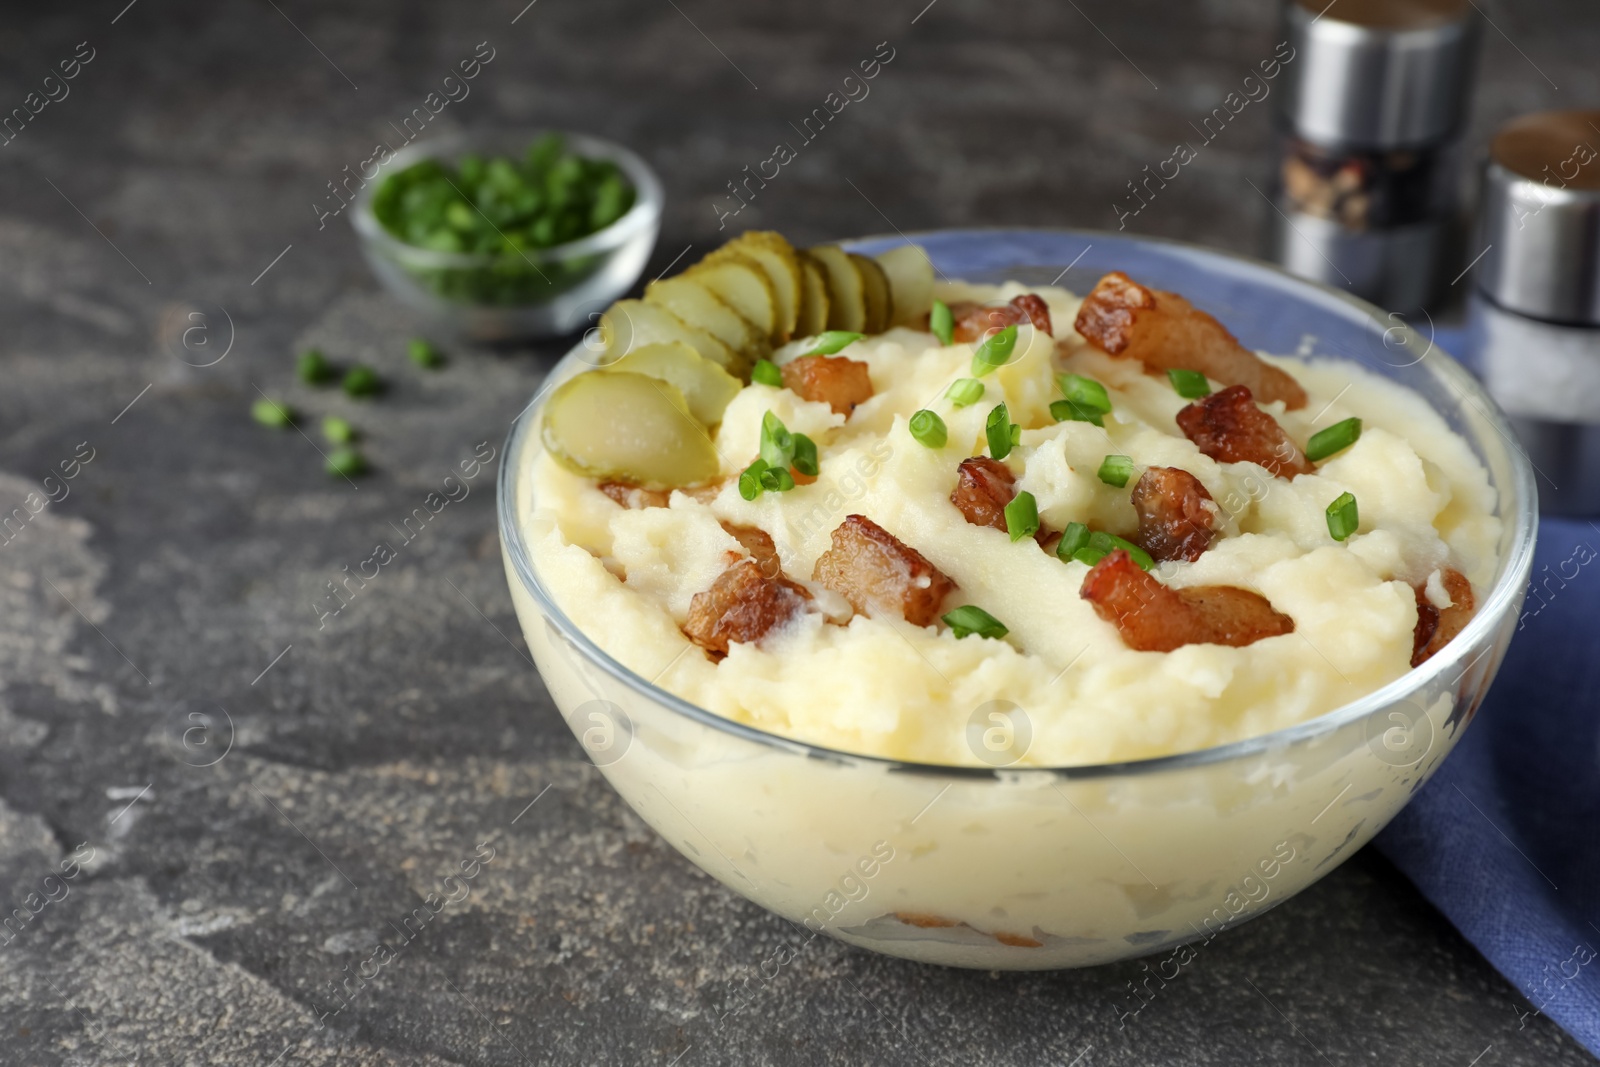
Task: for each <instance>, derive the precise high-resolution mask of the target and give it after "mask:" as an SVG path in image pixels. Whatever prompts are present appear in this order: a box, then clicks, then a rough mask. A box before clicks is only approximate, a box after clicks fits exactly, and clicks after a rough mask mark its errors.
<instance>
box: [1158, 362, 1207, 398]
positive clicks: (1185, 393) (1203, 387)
mask: <svg viewBox="0 0 1600 1067" xmlns="http://www.w3.org/2000/svg"><path fill="white" fill-rule="evenodd" d="M1167 381H1169V382H1171V383H1172V388H1173V390H1174V391H1175V392H1176V393H1177V394H1178V395H1179V396H1181V397H1183V398H1184V399H1185V400H1199V399H1200V398H1201V397H1203V396H1210V395H1211V383H1210V382H1208V381H1206V376H1205V375H1204V374H1201V373H1200V372H1199V371H1197V370H1180V369H1178V368H1177V367H1174V368H1172V369H1171V370H1169V371H1167Z"/></svg>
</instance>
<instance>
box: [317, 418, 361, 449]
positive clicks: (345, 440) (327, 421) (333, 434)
mask: <svg viewBox="0 0 1600 1067" xmlns="http://www.w3.org/2000/svg"><path fill="white" fill-rule="evenodd" d="M322 436H323V437H326V438H327V439H328V441H329V443H330V444H335V445H347V444H349V443H350V442H351V441H354V440H355V439H356V429H355V427H354V426H351V425H350V423H349V422H347V421H345V420H344V419H341V418H340V417H339V416H337V415H329V416H327V417H326V418H324V419H323V420H322Z"/></svg>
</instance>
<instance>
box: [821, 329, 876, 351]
mask: <svg viewBox="0 0 1600 1067" xmlns="http://www.w3.org/2000/svg"><path fill="white" fill-rule="evenodd" d="M865 336H866V334H864V333H852V332H851V331H849V330H829V331H827V332H826V333H822V334H818V335H817V343H816V344H815V345H813V346H812V347H811V351H809V352H807V353H806V355H808V356H831V355H833V354H834V353H835V352H837V351H839V350H840V349H842V348H844V347H845V346H846V345H850V344H854V343H855V342H857V341H859V340H861V339H862V338H863V337H865Z"/></svg>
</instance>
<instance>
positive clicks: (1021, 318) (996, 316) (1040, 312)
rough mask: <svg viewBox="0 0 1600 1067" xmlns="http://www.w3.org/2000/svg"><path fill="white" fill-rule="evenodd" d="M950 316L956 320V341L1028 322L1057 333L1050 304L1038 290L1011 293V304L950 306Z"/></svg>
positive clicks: (1052, 333) (974, 338)
mask: <svg viewBox="0 0 1600 1067" xmlns="http://www.w3.org/2000/svg"><path fill="white" fill-rule="evenodd" d="M950 316H951V318H952V319H953V320H954V323H955V332H954V340H956V341H963V342H969V341H981V340H983V337H984V335H985V334H987V333H988V332H989V331H990V330H1003V329H1005V328H1006V327H1007V326H1021V325H1023V324H1025V323H1027V324H1031V325H1032V326H1033V328H1034V329H1036V330H1038V331H1040V332H1041V333H1047V334H1050V335H1051V336H1054V331H1053V330H1052V329H1051V328H1050V308H1049V306H1048V305H1047V304H1045V302H1044V298H1043V297H1041V296H1039V295H1037V294H1036V293H1023V294H1022V295H1021V296H1017V297H1012V299H1011V302H1010V303H1008V304H999V305H989V304H969V303H960V304H957V305H955V306H954V307H952V308H951V309H950Z"/></svg>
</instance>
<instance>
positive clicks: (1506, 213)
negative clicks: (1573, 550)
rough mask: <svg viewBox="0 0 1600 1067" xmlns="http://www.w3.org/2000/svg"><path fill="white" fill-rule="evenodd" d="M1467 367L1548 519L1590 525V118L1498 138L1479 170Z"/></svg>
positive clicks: (1599, 495)
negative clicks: (1478, 378)
mask: <svg viewBox="0 0 1600 1067" xmlns="http://www.w3.org/2000/svg"><path fill="white" fill-rule="evenodd" d="M1483 188H1484V195H1483V204H1482V207H1481V208H1480V217H1479V227H1478V244H1477V248H1479V249H1482V250H1483V251H1482V253H1481V255H1482V259H1481V260H1480V261H1479V263H1478V266H1477V268H1476V273H1475V277H1474V284H1473V295H1472V301H1471V304H1470V307H1469V313H1468V314H1469V319H1468V321H1469V331H1470V332H1469V342H1468V344H1469V353H1468V355H1469V361H1470V362H1471V363H1472V364H1473V365H1474V367H1475V369H1476V370H1477V371H1478V373H1479V374H1480V375H1482V377H1483V379H1484V382H1485V384H1486V385H1487V386H1488V389H1489V392H1490V393H1491V394H1492V395H1493V396H1494V398H1495V400H1496V401H1498V402H1499V404H1500V406H1501V407H1502V408H1504V409H1505V411H1506V414H1508V415H1509V416H1510V417H1511V422H1512V425H1513V426H1515V427H1516V431H1517V436H1518V438H1519V439H1520V440H1521V442H1522V446H1523V448H1524V449H1525V450H1526V451H1527V453H1528V458H1529V459H1530V460H1532V461H1533V466H1534V469H1535V471H1536V474H1535V477H1536V478H1537V479H1538V484H1539V505H1540V507H1541V509H1542V510H1544V511H1546V512H1548V513H1550V514H1555V515H1596V514H1600V109H1595V110H1588V111H1546V112H1541V113H1538V114H1533V115H1525V116H1523V117H1521V118H1519V119H1514V120H1513V121H1511V122H1509V123H1507V124H1506V125H1504V126H1502V127H1501V128H1500V129H1499V130H1498V131H1497V132H1496V134H1495V137H1494V139H1493V141H1491V142H1490V146H1489V158H1488V160H1487V162H1486V163H1485V164H1484V182H1483Z"/></svg>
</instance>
